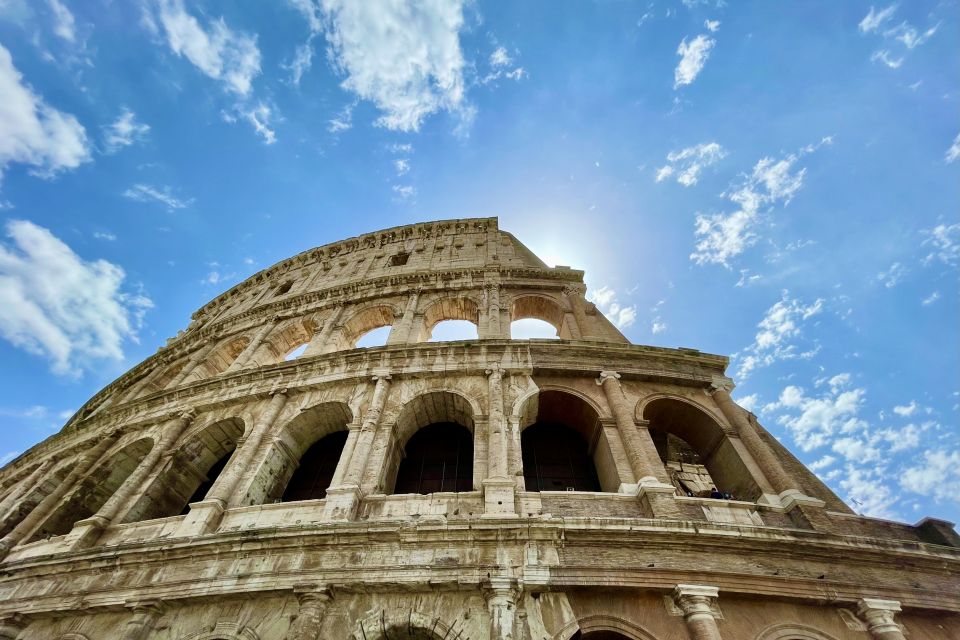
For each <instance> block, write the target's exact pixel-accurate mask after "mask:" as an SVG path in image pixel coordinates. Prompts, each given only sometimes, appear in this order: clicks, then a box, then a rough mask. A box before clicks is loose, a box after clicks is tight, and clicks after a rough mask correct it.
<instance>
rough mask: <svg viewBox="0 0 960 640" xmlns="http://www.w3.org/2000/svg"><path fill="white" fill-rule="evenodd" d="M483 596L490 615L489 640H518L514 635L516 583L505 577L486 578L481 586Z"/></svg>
mask: <svg viewBox="0 0 960 640" xmlns="http://www.w3.org/2000/svg"><path fill="white" fill-rule="evenodd" d="M483 595H484V598H486V601H487V611H488V613H489V614H490V636H489V637H490V640H518V639H519V636H518V635H517V634H516V633H515V627H516V614H517V600H518V599H519V597H520V589H519V588H518V585H517V581H516V580H515V579H513V578H510V577H507V576H493V577H491V578H488V579H487V581H486V582H485V583H484V584H483Z"/></svg>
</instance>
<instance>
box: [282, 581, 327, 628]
mask: <svg viewBox="0 0 960 640" xmlns="http://www.w3.org/2000/svg"><path fill="white" fill-rule="evenodd" d="M293 591H294V593H295V594H296V596H297V602H299V603H300V612H299V613H298V614H297V617H296V619H295V620H294V621H293V623H292V624H291V625H290V629H289V631H287V636H286V640H320V627H321V626H323V616H324V614H325V613H326V610H327V605H329V604H330V600H332V599H333V595H332V594H331V593H330V589H329V588H327V587H318V586H317V585H314V584H304V585H295V586H294V588H293Z"/></svg>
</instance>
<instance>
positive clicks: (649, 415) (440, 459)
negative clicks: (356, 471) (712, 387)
mask: <svg viewBox="0 0 960 640" xmlns="http://www.w3.org/2000/svg"><path fill="white" fill-rule="evenodd" d="M643 411H644V417H645V419H647V420H649V427H648V428H649V430H650V433H651V436H652V437H653V440H654V443H655V444H657V451H658V453H659V454H660V458H661V462H662V463H663V464H664V465H665V467H666V468H667V469H671V468H672V466H678V465H679V467H678V468H680V469H686V472H685V473H686V475H684V476H682V478H681V479H680V480H678V481H677V482H676V484H677V489H678V491H679V492H680V493H681V494H684V493H686V494H688V495H692V491H691V488H692V487H694V486H695V480H696V477H702V478H705V480H703V482H704V483H706V484H708V485H712V486H717V485H715V484H714V483H715V482H716V483H720V485H721V486H727V485H729V486H733V485H736V486H737V487H738V491H739V490H742V491H744V492H745V493H746V494H749V495H744V496H742V497H749V498H751V499H752V498H754V497H756V495H758V494H759V489H758V488H757V487H756V485H755V484H753V483H752V482H751V481H750V480H749V478H750V474H749V472H748V471H747V469H746V468H745V466H744V465H743V462H742V460H740V458H739V457H737V456H736V455H732V454H733V452H732V451H730V450H728V448H727V447H726V439H725V437H724V435H723V430H722V429H721V427H720V426H719V425H718V424H717V423H716V422H715V421H714V420H713V419H712V418H711V417H710V416H709V415H708V414H707V413H705V412H704V411H703V410H701V409H698V408H696V407H694V406H693V405H691V404H689V403H687V402H683V401H680V400H677V399H674V398H660V399H655V400H653V401H651V402H648V403H647V404H646V405H645V407H644V410H643ZM355 418H356V416H354V413H353V411H352V410H351V409H350V407H349V405H347V404H346V403H344V402H322V403H320V404H317V405H314V406H312V407H309V408H306V409H303V410H301V411H300V413H299V414H298V415H296V416H295V417H293V418H292V419H290V420H289V421H287V422H286V423H285V424H284V425H283V426H282V427H280V428H279V429H277V430H276V433H275V434H274V435H273V436H272V439H269V440H267V441H265V445H264V446H263V447H262V452H261V453H260V454H259V457H257V458H256V459H255V460H254V467H255V472H254V473H252V474H251V480H250V481H249V482H248V483H247V485H246V486H245V488H243V487H241V491H240V494H242V495H240V494H238V495H237V496H236V497H235V499H234V500H233V502H232V503H231V505H230V506H241V505H255V504H267V503H272V502H296V501H303V500H319V499H323V498H325V497H326V492H327V490H328V489H329V488H330V487H332V486H337V485H339V484H340V483H341V482H342V480H343V474H344V472H345V465H346V461H345V456H346V457H347V458H348V457H349V453H347V454H345V453H344V452H345V451H346V450H347V449H349V447H348V446H347V443H348V439H349V438H350V429H351V427H352V428H354V429H356V428H358V426H359V425H357V424H356V422H355ZM485 418H486V417H485V416H480V415H478V405H477V404H476V403H475V402H473V401H471V400H469V399H468V398H467V397H466V396H464V395H463V394H461V393H458V392H455V391H430V392H426V393H422V394H420V395H417V396H415V397H414V398H412V399H411V400H409V401H407V402H406V403H405V404H404V405H403V406H402V408H401V409H400V410H399V412H398V413H397V414H396V418H395V419H394V420H393V423H392V424H385V425H383V426H384V428H386V429H388V430H389V432H390V433H391V436H390V438H389V442H388V444H387V447H386V451H385V453H384V455H383V456H382V460H380V461H379V462H378V465H377V466H376V468H375V469H368V470H367V475H365V478H368V480H367V481H366V485H367V486H365V487H364V489H365V491H366V492H372V493H386V494H432V493H438V492H467V491H473V490H477V489H479V487H480V481H481V480H482V479H483V476H484V470H483V464H484V461H483V459H482V456H478V450H479V451H484V450H485V447H482V446H481V447H475V446H474V443H475V441H479V442H481V443H483V442H484V440H483V439H484V438H486V434H485V433H482V430H481V429H480V428H479V425H481V424H483V423H484V421H485ZM512 422H513V424H514V426H513V428H512V429H511V437H513V439H514V440H513V443H514V444H513V445H512V446H511V447H510V450H511V452H512V453H511V462H510V467H511V468H510V473H511V474H512V475H514V476H515V478H516V480H517V484H518V485H519V488H520V489H523V490H526V491H534V492H543V491H587V492H617V491H618V489H619V488H620V486H621V485H622V484H623V483H624V482H631V481H632V479H630V471H629V469H628V466H627V465H625V462H624V458H623V455H622V443H620V442H619V441H618V436H617V435H616V427H615V425H610V424H609V421H604V420H602V419H601V417H600V413H599V411H598V408H597V407H595V406H594V405H593V404H592V402H591V401H589V399H587V398H585V397H584V396H581V395H578V394H576V393H573V392H571V391H568V390H559V389H549V388H547V389H541V390H539V391H538V392H537V393H534V394H532V395H530V396H529V397H528V398H526V400H525V401H524V402H523V403H522V406H520V408H519V411H517V412H516V415H515V417H514V418H513V421H512ZM247 428H248V425H247V424H246V423H245V421H244V420H243V419H241V418H237V417H231V418H226V419H220V420H217V421H215V422H212V423H210V424H202V425H199V426H198V427H197V428H193V429H191V430H190V431H189V432H188V433H186V434H185V435H184V436H183V437H182V438H181V441H180V442H179V443H178V444H176V445H175V450H174V451H173V452H172V454H170V455H168V460H167V462H166V464H165V466H163V467H162V469H161V471H160V472H159V474H157V475H156V476H155V477H154V479H153V480H152V481H151V482H150V484H149V486H147V487H145V488H144V489H143V490H142V491H141V492H140V493H139V494H138V495H135V496H134V498H132V504H130V505H129V508H128V509H127V510H126V512H125V514H124V515H123V517H122V520H121V521H122V522H137V521H142V520H151V519H155V518H163V517H169V516H175V515H179V514H183V513H186V512H187V510H188V509H189V505H190V504H192V503H194V502H198V501H200V500H203V499H204V497H205V496H206V495H207V493H208V491H209V490H210V489H211V488H212V487H213V485H214V483H215V481H216V479H217V477H219V475H220V473H221V472H222V471H223V470H224V468H225V467H226V466H227V465H228V464H229V461H230V458H231V456H232V455H233V453H234V451H235V450H236V447H237V443H238V442H239V441H240V440H241V438H242V437H243V436H244V433H245V431H246V429H247ZM153 446H154V443H153V440H152V439H151V438H149V437H142V438H139V439H137V440H134V441H132V442H129V443H126V444H124V445H123V446H122V447H120V448H119V449H117V450H115V451H114V452H113V453H110V454H109V455H108V456H105V458H104V459H103V460H102V461H100V463H99V464H98V465H97V466H96V468H95V469H94V471H92V472H91V473H89V474H88V475H87V477H85V478H83V479H82V480H81V482H80V485H79V486H78V487H76V488H75V489H74V490H73V491H71V493H70V494H68V498H67V499H65V500H64V501H63V502H62V504H61V505H59V507H58V508H57V509H56V510H55V511H54V512H53V514H52V515H51V516H50V517H49V518H47V520H46V521H45V522H44V523H43V524H42V525H41V526H40V527H39V528H38V529H37V530H36V531H35V532H34V534H33V539H36V538H40V537H46V536H54V535H62V534H65V533H67V532H69V531H70V530H71V528H72V526H73V525H74V523H76V522H77V521H79V520H82V519H84V518H87V517H90V516H92V515H94V514H95V513H96V512H97V511H98V510H99V509H100V508H101V507H102V506H103V505H104V504H105V503H106V501H107V500H108V499H109V497H110V496H111V495H112V494H113V493H114V492H115V491H116V490H117V489H118V488H119V487H120V485H121V484H122V483H123V482H124V480H125V479H126V478H127V477H128V476H129V475H130V474H131V473H132V472H133V471H134V469H136V467H137V465H138V464H140V462H141V461H142V460H143V458H144V457H145V456H146V455H147V453H148V452H149V451H150V450H151V448H152V447H153ZM691 469H694V470H696V473H694V474H693V475H694V476H695V478H694V480H691V479H690V476H691V473H690V470H691ZM68 470H69V467H68V466H67V465H63V466H62V468H60V469H57V470H56V471H55V473H53V474H52V475H51V477H52V478H57V477H61V478H62V477H65V476H66V474H67V473H68ZM725 483H726V484H725ZM47 488H48V492H49V483H47ZM709 488H712V487H709ZM42 491H43V489H42V488H38V490H37V491H36V492H35V495H31V496H28V500H27V502H26V503H25V504H30V503H32V504H36V503H37V502H39V500H40V499H42ZM698 491H703V488H702V487H701V488H700V489H698Z"/></svg>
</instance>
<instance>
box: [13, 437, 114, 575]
mask: <svg viewBox="0 0 960 640" xmlns="http://www.w3.org/2000/svg"><path fill="white" fill-rule="evenodd" d="M119 438H120V431H119V430H118V431H113V432H112V433H110V434H108V435H106V436H104V437H102V438H101V439H100V440H99V442H97V444H96V445H95V446H94V447H93V448H92V449H90V450H89V451H87V453H85V454H84V455H83V457H82V458H80V460H79V461H78V462H77V464H76V465H75V466H74V467H73V469H72V470H71V471H70V473H69V474H68V475H67V477H66V478H64V480H63V482H61V483H60V484H58V485H57V486H56V487H55V488H54V489H53V491H51V492H50V493H49V494H48V495H47V497H45V498H44V499H43V500H41V501H40V504H38V505H37V506H36V507H34V508H33V510H32V511H31V512H30V513H29V514H28V515H27V517H26V518H24V519H23V520H21V521H20V524H18V525H17V526H16V527H14V528H13V531H11V532H10V533H8V534H7V535H6V536H4V538H3V539H2V540H0V558H5V557H6V555H7V553H9V552H10V549H11V548H12V547H13V546H14V545H16V544H17V543H18V542H20V541H21V540H23V539H24V538H25V537H26V536H28V535H30V533H32V532H33V530H34V529H35V528H36V527H38V526H39V525H40V524H42V523H43V521H44V520H46V519H47V517H48V516H49V515H50V514H51V513H52V512H53V510H54V509H55V508H56V507H57V505H58V504H59V503H60V500H61V499H63V497H64V496H65V495H66V494H67V492H68V491H71V490H72V489H73V488H74V487H75V486H76V484H77V482H78V481H79V480H80V479H81V478H83V477H84V476H85V475H87V473H88V472H89V471H90V469H91V468H92V467H93V465H95V464H96V463H97V461H98V460H100V458H101V457H103V454H105V453H106V452H107V451H108V450H109V449H110V447H112V446H113V445H114V444H116V442H117V439H119Z"/></svg>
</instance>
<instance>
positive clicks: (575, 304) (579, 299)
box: [563, 287, 594, 340]
mask: <svg viewBox="0 0 960 640" xmlns="http://www.w3.org/2000/svg"><path fill="white" fill-rule="evenodd" d="M563 294H564V295H565V296H566V297H567V301H568V302H569V303H570V308H571V309H573V317H574V318H576V320H577V329H579V330H580V338H581V339H583V340H590V339H592V338H593V337H594V335H593V332H592V331H590V324H589V320H587V312H586V310H585V309H584V308H583V293H582V292H581V291H580V290H579V289H577V288H576V287H565V288H564V289H563Z"/></svg>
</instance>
